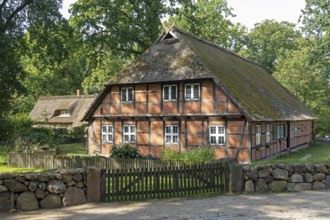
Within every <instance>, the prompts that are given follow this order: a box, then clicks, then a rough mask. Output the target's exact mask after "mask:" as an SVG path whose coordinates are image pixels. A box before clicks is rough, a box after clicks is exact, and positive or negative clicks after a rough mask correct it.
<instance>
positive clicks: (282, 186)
mask: <svg viewBox="0 0 330 220" xmlns="http://www.w3.org/2000/svg"><path fill="white" fill-rule="evenodd" d="M287 184H288V183H287V181H283V180H276V181H273V182H272V183H270V184H269V188H270V190H271V191H273V192H284V191H285V190H286V187H287Z"/></svg>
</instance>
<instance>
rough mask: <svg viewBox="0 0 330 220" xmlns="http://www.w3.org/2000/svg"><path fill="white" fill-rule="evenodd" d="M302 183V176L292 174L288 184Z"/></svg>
mask: <svg viewBox="0 0 330 220" xmlns="http://www.w3.org/2000/svg"><path fill="white" fill-rule="evenodd" d="M303 182H304V180H303V178H302V176H301V175H299V174H293V175H292V176H291V177H290V183H303Z"/></svg>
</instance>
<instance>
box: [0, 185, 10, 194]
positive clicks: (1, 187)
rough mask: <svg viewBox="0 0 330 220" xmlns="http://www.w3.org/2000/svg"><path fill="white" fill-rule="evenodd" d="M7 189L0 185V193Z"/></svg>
mask: <svg viewBox="0 0 330 220" xmlns="http://www.w3.org/2000/svg"><path fill="white" fill-rule="evenodd" d="M7 191H8V188H7V186H4V185H0V193H2V192H7Z"/></svg>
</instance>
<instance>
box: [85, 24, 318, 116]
mask: <svg viewBox="0 0 330 220" xmlns="http://www.w3.org/2000/svg"><path fill="white" fill-rule="evenodd" d="M192 79H194V80H199V79H200V80H201V79H213V80H214V82H215V83H216V84H217V85H218V86H219V87H220V88H221V89H222V90H223V92H224V93H225V94H226V95H227V96H228V97H229V98H230V99H231V100H232V101H233V102H234V103H235V104H236V105H237V106H238V107H239V108H240V110H241V111H242V113H243V114H244V115H245V116H246V117H247V118H248V119H250V120H253V121H274V120H277V121H278V120H310V119H311V120H312V119H315V117H314V115H313V114H312V112H311V111H310V110H309V109H308V108H307V107H306V106H305V105H304V104H303V103H302V102H300V101H299V100H298V99H297V98H296V97H295V96H293V95H292V94H291V93H290V92H289V91H288V90H287V89H286V88H284V87H283V86H282V85H281V84H280V83H279V82H278V81H276V80H275V79H274V78H273V77H272V76H271V75H270V74H269V73H268V72H267V71H266V70H265V69H264V68H262V67H261V66H260V65H258V64H256V63H255V62H252V61H250V60H248V59H246V58H244V57H241V56H239V55H237V54H235V53H233V52H230V51H228V50H226V49H224V48H222V47H220V46H218V45H215V44H213V43H211V42H209V41H206V40H203V39H200V38H199V37H197V36H195V35H193V34H190V33H187V32H184V31H182V30H180V29H178V28H175V27H173V28H171V29H170V30H169V31H167V32H164V33H163V34H162V36H160V37H159V38H158V39H157V40H156V42H155V43H154V44H152V45H151V46H150V48H149V49H147V50H146V51H145V52H144V53H143V54H142V55H141V56H140V57H138V58H137V59H136V60H135V61H133V62H132V63H130V64H129V65H128V66H127V67H126V68H125V69H124V70H123V71H121V72H119V73H118V74H116V75H115V76H114V77H113V78H111V79H110V80H109V81H108V82H107V83H106V85H116V84H136V83H154V82H170V81H180V80H192ZM105 91H106V90H104V92H103V93H105ZM101 96H102V95H101ZM95 104H97V101H95ZM92 111H93V109H92V108H91V109H90V111H89V112H88V115H86V117H85V119H86V118H88V117H89V116H90V115H91V112H92Z"/></svg>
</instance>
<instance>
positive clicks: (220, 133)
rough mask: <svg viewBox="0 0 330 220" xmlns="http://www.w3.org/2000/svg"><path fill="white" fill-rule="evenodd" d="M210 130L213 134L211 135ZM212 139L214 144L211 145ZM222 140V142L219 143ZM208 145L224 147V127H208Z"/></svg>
mask: <svg viewBox="0 0 330 220" xmlns="http://www.w3.org/2000/svg"><path fill="white" fill-rule="evenodd" d="M212 130H214V131H215V133H212ZM212 138H215V143H212ZM221 140H223V141H221ZM209 144H210V145H225V144H226V127H225V126H224V125H210V126H209Z"/></svg>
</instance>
